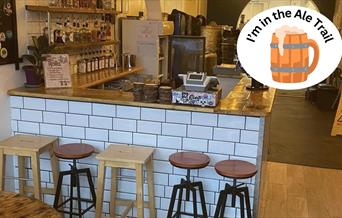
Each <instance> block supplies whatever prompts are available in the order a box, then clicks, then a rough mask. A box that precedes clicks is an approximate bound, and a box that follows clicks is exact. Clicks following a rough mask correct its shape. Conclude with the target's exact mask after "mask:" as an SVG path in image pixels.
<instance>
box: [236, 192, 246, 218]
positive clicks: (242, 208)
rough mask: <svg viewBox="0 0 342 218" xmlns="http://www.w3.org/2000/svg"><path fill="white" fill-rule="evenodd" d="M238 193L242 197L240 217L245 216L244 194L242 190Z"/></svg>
mask: <svg viewBox="0 0 342 218" xmlns="http://www.w3.org/2000/svg"><path fill="white" fill-rule="evenodd" d="M236 195H237V196H238V197H239V198H240V218H245V206H244V199H243V197H244V196H243V194H242V193H241V192H237V193H236Z"/></svg>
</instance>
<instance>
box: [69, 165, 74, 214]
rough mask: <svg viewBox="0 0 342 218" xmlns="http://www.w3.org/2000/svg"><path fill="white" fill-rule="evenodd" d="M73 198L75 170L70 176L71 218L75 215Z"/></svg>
mask: <svg viewBox="0 0 342 218" xmlns="http://www.w3.org/2000/svg"><path fill="white" fill-rule="evenodd" d="M73 197H74V169H72V170H71V174H70V216H69V217H70V218H72V213H73V211H74V210H73V201H74V200H73Z"/></svg>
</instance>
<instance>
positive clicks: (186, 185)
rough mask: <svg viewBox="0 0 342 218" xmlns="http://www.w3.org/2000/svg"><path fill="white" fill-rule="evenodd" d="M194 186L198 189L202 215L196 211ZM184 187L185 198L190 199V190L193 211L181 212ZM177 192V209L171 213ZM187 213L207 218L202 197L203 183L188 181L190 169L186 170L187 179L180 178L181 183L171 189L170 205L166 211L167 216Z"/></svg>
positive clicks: (195, 217)
mask: <svg viewBox="0 0 342 218" xmlns="http://www.w3.org/2000/svg"><path fill="white" fill-rule="evenodd" d="M196 187H198V191H199V194H200V199H201V205H202V213H203V214H202V215H200V214H198V212H197V200H196V198H197V196H196V191H197V189H196ZM184 189H185V192H186V193H185V195H186V196H185V200H186V201H189V200H190V192H192V200H193V208H194V213H187V212H182V211H181V206H182V201H183V190H184ZM177 192H179V194H178V204H177V210H176V212H175V214H173V215H172V213H173V208H174V205H175V202H176V195H177ZM182 214H183V215H188V216H193V217H194V218H202V217H203V218H207V217H208V214H207V208H206V205H205V199H204V191H203V184H202V182H191V181H190V170H188V175H187V179H186V180H184V179H182V180H181V183H180V184H178V185H175V186H173V190H172V196H171V201H170V206H169V210H168V213H167V218H180V217H181V215H182Z"/></svg>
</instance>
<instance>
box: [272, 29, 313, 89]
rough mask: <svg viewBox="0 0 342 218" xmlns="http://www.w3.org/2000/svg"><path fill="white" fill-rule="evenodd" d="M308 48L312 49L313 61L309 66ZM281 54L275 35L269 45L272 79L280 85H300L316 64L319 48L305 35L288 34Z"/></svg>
mask: <svg viewBox="0 0 342 218" xmlns="http://www.w3.org/2000/svg"><path fill="white" fill-rule="evenodd" d="M309 47H312V48H313V49H314V53H315V54H314V59H313V61H312V64H311V66H309ZM283 48H284V49H283V54H281V51H280V50H281V49H280V48H279V39H278V37H277V36H276V34H275V33H273V35H272V43H271V71H272V78H273V80H274V81H276V82H281V83H300V82H304V81H306V80H307V78H308V76H309V74H310V73H312V72H313V71H314V70H315V68H316V66H317V63H318V59H319V48H318V45H317V43H316V42H315V41H313V40H311V39H308V37H307V34H288V35H286V36H285V38H284V45H283Z"/></svg>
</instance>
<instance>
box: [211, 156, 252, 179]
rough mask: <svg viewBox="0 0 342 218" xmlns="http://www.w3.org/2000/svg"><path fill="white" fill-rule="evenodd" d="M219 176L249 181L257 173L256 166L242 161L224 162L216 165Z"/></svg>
mask: <svg viewBox="0 0 342 218" xmlns="http://www.w3.org/2000/svg"><path fill="white" fill-rule="evenodd" d="M215 170H216V172H217V173H218V174H220V175H221V176H224V177H228V178H232V179H247V178H250V177H253V176H254V175H255V174H256V173H257V168H256V166H255V165H254V164H252V163H249V162H246V161H242V160H223V161H220V162H218V163H216V165H215Z"/></svg>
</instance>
